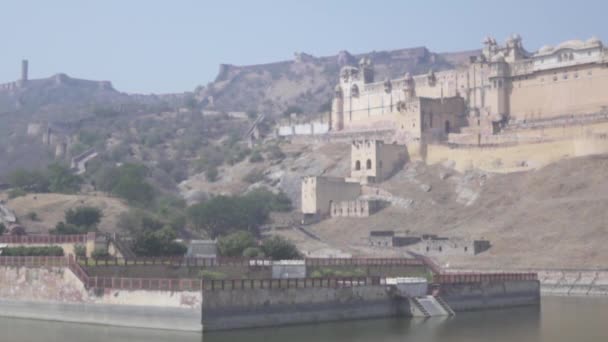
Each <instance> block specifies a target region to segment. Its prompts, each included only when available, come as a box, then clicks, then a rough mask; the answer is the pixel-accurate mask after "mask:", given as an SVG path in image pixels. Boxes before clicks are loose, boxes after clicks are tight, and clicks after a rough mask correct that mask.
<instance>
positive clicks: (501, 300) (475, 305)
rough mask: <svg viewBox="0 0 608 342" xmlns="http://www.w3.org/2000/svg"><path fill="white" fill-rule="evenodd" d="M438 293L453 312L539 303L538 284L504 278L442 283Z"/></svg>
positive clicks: (534, 281) (536, 282)
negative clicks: (500, 279) (502, 279)
mask: <svg viewBox="0 0 608 342" xmlns="http://www.w3.org/2000/svg"><path fill="white" fill-rule="evenodd" d="M439 295H440V296H441V298H443V299H444V300H445V301H446V302H447V303H448V305H449V306H450V307H451V308H452V310H454V311H456V312H459V311H470V310H487V309H499V308H505V307H514V306H525V305H539V304H540V283H539V282H538V280H504V281H487V282H475V283H453V284H441V288H440V291H439Z"/></svg>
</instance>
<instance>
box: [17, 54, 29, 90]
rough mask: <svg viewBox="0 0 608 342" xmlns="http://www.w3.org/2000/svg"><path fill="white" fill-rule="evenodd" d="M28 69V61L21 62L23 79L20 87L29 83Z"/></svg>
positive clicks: (20, 80)
mask: <svg viewBox="0 0 608 342" xmlns="http://www.w3.org/2000/svg"><path fill="white" fill-rule="evenodd" d="M27 68H28V63H27V59H24V60H22V61H21V79H19V85H20V86H22V87H23V86H25V84H26V83H27Z"/></svg>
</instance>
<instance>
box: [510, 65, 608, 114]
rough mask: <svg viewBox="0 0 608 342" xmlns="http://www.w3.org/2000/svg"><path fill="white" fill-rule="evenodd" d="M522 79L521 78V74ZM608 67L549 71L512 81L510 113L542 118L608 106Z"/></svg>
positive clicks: (591, 110) (586, 111) (591, 66)
mask: <svg viewBox="0 0 608 342" xmlns="http://www.w3.org/2000/svg"><path fill="white" fill-rule="evenodd" d="M520 78H521V77H520ZM606 87H608V69H606V68H604V67H603V66H601V65H589V66H578V67H575V68H574V67H570V68H566V69H563V70H559V71H556V70H549V71H546V72H541V73H538V74H537V75H535V76H530V77H529V78H528V77H526V78H525V79H521V80H518V79H517V78H515V79H514V80H513V82H512V89H511V95H510V100H511V101H510V105H511V116H512V117H514V118H517V119H540V118H548V117H552V116H559V115H565V114H583V113H592V112H596V111H598V110H600V109H601V108H602V107H603V106H606V105H608V100H607V99H606V94H605V91H604V89H606Z"/></svg>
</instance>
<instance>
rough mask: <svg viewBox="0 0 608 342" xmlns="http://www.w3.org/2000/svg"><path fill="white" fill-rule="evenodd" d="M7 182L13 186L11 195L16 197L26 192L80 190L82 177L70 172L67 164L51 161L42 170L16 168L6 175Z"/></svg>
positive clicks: (67, 191) (74, 191) (66, 192)
mask: <svg viewBox="0 0 608 342" xmlns="http://www.w3.org/2000/svg"><path fill="white" fill-rule="evenodd" d="M8 183H9V184H10V185H11V186H12V187H13V191H12V192H11V197H17V196H19V195H23V194H25V193H27V192H57V193H65V194H71V193H76V192H78V191H79V190H80V185H81V184H82V178H80V177H79V176H76V175H74V174H72V172H71V170H70V169H69V168H68V167H67V166H65V165H63V164H60V163H52V164H50V165H49V166H48V167H47V169H46V170H43V171H40V170H34V171H28V170H24V169H19V170H16V171H14V172H12V173H11V174H10V175H9V176H8Z"/></svg>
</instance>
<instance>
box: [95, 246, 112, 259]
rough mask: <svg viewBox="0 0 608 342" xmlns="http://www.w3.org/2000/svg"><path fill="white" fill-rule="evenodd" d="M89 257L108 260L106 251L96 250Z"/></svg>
mask: <svg viewBox="0 0 608 342" xmlns="http://www.w3.org/2000/svg"><path fill="white" fill-rule="evenodd" d="M91 257H92V258H93V259H96V260H97V259H108V258H110V253H108V250H107V249H101V248H96V249H95V250H94V251H93V253H91Z"/></svg>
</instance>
